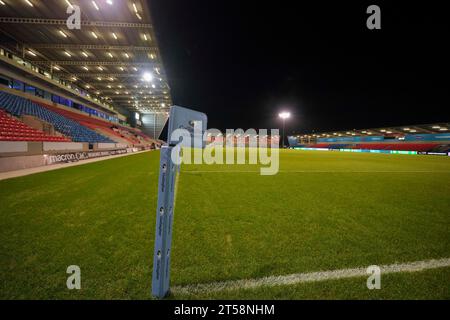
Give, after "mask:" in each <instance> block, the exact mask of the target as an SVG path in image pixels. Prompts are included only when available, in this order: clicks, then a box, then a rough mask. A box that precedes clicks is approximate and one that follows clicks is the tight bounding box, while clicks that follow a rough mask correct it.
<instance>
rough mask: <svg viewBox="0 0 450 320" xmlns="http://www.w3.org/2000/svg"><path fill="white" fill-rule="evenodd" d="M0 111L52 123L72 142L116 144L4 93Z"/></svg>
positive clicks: (0, 102) (48, 111)
mask: <svg viewBox="0 0 450 320" xmlns="http://www.w3.org/2000/svg"><path fill="white" fill-rule="evenodd" d="M0 109H4V110H6V111H8V112H9V113H11V114H13V115H14V116H17V117H20V116H21V115H31V116H35V117H37V118H39V119H41V120H43V121H45V122H48V123H51V124H52V125H53V126H54V127H55V130H57V131H59V132H61V133H62V134H64V135H66V136H69V137H71V138H72V140H73V141H76V142H89V143H98V142H106V143H114V141H112V140H111V139H109V138H107V137H104V136H102V135H101V134H98V133H97V132H95V131H92V130H90V129H88V128H86V127H84V126H82V125H81V124H79V123H77V122H75V121H73V120H70V119H68V118H66V117H64V116H62V115H60V114H58V113H55V112H53V111H50V110H48V109H46V108H44V107H41V106H39V105H38V104H36V103H34V102H31V101H30V100H28V99H25V98H22V97H18V96H15V95H12V94H9V93H6V92H3V91H0Z"/></svg>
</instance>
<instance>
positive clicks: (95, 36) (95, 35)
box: [91, 31, 98, 39]
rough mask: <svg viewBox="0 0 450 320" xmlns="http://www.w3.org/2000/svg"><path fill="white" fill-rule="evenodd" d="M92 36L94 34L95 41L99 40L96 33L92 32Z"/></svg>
mask: <svg viewBox="0 0 450 320" xmlns="http://www.w3.org/2000/svg"><path fill="white" fill-rule="evenodd" d="M91 34H92V36H93V37H94V38H95V39H98V36H97V34H96V33H95V32H94V31H92V32H91Z"/></svg>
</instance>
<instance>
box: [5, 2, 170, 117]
mask: <svg viewBox="0 0 450 320" xmlns="http://www.w3.org/2000/svg"><path fill="white" fill-rule="evenodd" d="M75 6H78V7H79V8H80V12H81V28H80V29H72V30H70V29H69V28H68V26H67V23H66V22H67V19H68V17H69V16H70V15H71V14H69V13H67V12H68V9H70V11H71V12H74V11H73V10H74V9H75ZM0 33H1V35H2V38H1V43H0V44H1V46H2V47H4V48H5V49H7V50H10V51H12V52H14V53H16V54H18V55H23V56H24V57H25V58H26V59H27V60H28V61H30V62H31V63H33V64H35V65H38V66H39V67H41V68H42V69H45V70H47V71H48V72H51V73H52V74H54V75H55V76H57V77H59V78H61V79H66V80H68V81H71V82H73V83H75V84H76V85H77V86H79V87H81V88H83V89H85V90H86V91H88V92H89V93H90V95H91V96H93V97H97V98H98V99H101V100H103V101H107V102H108V103H110V104H112V105H113V106H116V107H122V108H126V109H129V110H136V111H140V112H142V113H153V112H162V113H165V112H167V111H168V108H169V106H170V105H171V104H172V101H171V97H170V88H169V85H168V83H167V78H166V75H165V72H164V68H163V66H162V62H161V57H160V54H159V49H158V46H157V42H156V39H155V34H154V32H153V27H152V23H151V18H150V12H149V8H148V5H147V3H146V1H143V0H45V1H41V0H39V1H38V0H2V1H0Z"/></svg>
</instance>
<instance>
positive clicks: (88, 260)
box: [0, 150, 450, 299]
mask: <svg viewBox="0 0 450 320" xmlns="http://www.w3.org/2000/svg"><path fill="white" fill-rule="evenodd" d="M158 165H159V152H156V151H154V152H146V153H141V154H137V155H132V156H127V157H122V158H117V159H112V160H105V161H100V162H95V163H90V164H85V165H80V166H75V167H69V168H66V169H59V170H54V171H49V172H43V173H38V174H33V175H29V176H24V177H20V178H14V179H8V180H3V181H0V230H1V235H0V299H150V298H151V277H152V262H153V245H154V237H155V210H156V200H157V199H156V198H157V184H158V181H157V180H158ZM449 258H450V158H449V157H439V156H419V155H386V154H365V153H345V152H315V151H295V150H281V151H280V172H279V173H278V174H277V175H273V176H262V175H260V174H259V167H258V166H256V165H229V166H227V165H183V166H182V169H181V174H180V176H179V180H178V187H177V198H176V211H175V220H174V234H173V247H172V266H171V285H172V288H173V292H172V295H171V296H170V297H169V298H170V299H192V298H195V299H197V298H201V299H202V298H206V299H215V298H223V299H450V267H449V266H448V264H447V266H441V267H438V268H430V269H425V270H420V271H416V272H403V271H401V270H400V271H399V272H395V273H389V274H383V273H382V275H381V289H379V290H376V289H375V290H369V289H367V286H366V281H367V278H368V276H369V275H362V276H361V275H360V276H353V277H343V278H337V279H322V280H318V281H306V282H299V283H290V284H289V283H283V281H281V280H280V279H283V276H289V275H293V274H309V273H317V272H319V271H324V272H327V271H333V270H341V269H353V268H367V267H368V266H370V265H379V266H385V265H392V264H407V263H413V262H416V261H429V260H439V259H441V260H442V259H449ZM70 265H78V266H79V267H80V268H81V286H82V288H81V290H68V289H67V287H66V280H67V277H68V276H69V275H68V274H67V273H66V269H67V267H68V266H70ZM267 277H269V278H267ZM261 279H271V280H270V282H269V281H266V282H264V281H262V282H263V283H262V284H261V285H255V286H254V287H248V286H246V285H245V283H246V282H245V281H239V280H248V281H249V282H252V281H253V283H256V284H258V283H259V282H261ZM217 283H219V284H220V283H221V284H222V285H218V284H217ZM199 284H200V285H203V288H204V289H202V290H194V289H195V288H198V285H199ZM229 284H230V285H229ZM232 284H234V285H232ZM200 287H201V286H200ZM221 287H222V289H221ZM208 288H210V289H211V288H212V289H211V290H209V289H208ZM191 289H193V290H191Z"/></svg>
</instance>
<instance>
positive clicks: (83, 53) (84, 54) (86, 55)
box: [81, 51, 89, 58]
mask: <svg viewBox="0 0 450 320" xmlns="http://www.w3.org/2000/svg"><path fill="white" fill-rule="evenodd" d="M81 54H82V55H83V56H85V57H86V58H87V57H89V55H88V54H87V53H86V52H84V51H83V52H81Z"/></svg>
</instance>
